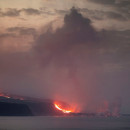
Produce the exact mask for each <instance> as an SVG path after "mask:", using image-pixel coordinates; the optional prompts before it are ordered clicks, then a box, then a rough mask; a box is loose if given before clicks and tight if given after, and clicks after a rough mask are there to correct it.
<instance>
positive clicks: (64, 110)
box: [54, 103, 72, 113]
mask: <svg viewBox="0 0 130 130" xmlns="http://www.w3.org/2000/svg"><path fill="white" fill-rule="evenodd" d="M54 105H55V107H56V108H57V109H58V110H59V111H62V112H63V113H71V112H72V110H68V109H65V108H62V106H61V105H60V104H58V103H54Z"/></svg>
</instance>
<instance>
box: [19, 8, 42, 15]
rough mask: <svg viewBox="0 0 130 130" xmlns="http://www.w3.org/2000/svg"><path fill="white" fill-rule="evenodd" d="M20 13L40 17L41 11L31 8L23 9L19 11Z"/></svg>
mask: <svg viewBox="0 0 130 130" xmlns="http://www.w3.org/2000/svg"><path fill="white" fill-rule="evenodd" d="M21 11H22V12H25V13H26V14H27V15H40V14H41V11H40V10H37V9H33V8H27V9H25V8H23V9H21Z"/></svg>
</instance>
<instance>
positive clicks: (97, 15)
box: [79, 8, 128, 21]
mask: <svg viewBox="0 0 130 130" xmlns="http://www.w3.org/2000/svg"><path fill="white" fill-rule="evenodd" d="M79 11H81V12H83V13H85V14H86V15H87V16H89V17H90V18H92V19H96V20H106V19H108V20H111V19H112V20H120V21H126V20H128V19H127V18H126V17H125V16H123V14H120V13H117V12H114V11H101V10H89V9H87V8H80V9H79Z"/></svg>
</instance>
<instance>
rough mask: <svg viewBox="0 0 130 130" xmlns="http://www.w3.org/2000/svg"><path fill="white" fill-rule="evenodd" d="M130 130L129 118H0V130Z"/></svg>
mask: <svg viewBox="0 0 130 130" xmlns="http://www.w3.org/2000/svg"><path fill="white" fill-rule="evenodd" d="M52 128H53V129H56V130H57V129H61V130H65V129H68V128H69V129H72V128H75V129H86V130H130V117H129V116H128V117H123V116H122V117H119V118H115V117H108V118H104V117H50V116H39V117H0V130H43V129H52Z"/></svg>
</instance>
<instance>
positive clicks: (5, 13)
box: [0, 8, 41, 17]
mask: <svg viewBox="0 0 130 130" xmlns="http://www.w3.org/2000/svg"><path fill="white" fill-rule="evenodd" d="M22 12H24V13H25V14H26V15H40V14H41V11H40V10H38V9H33V8H23V9H16V8H8V9H6V10H5V11H3V10H0V17H5V16H8V17H18V16H20V15H21V13H22Z"/></svg>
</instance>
